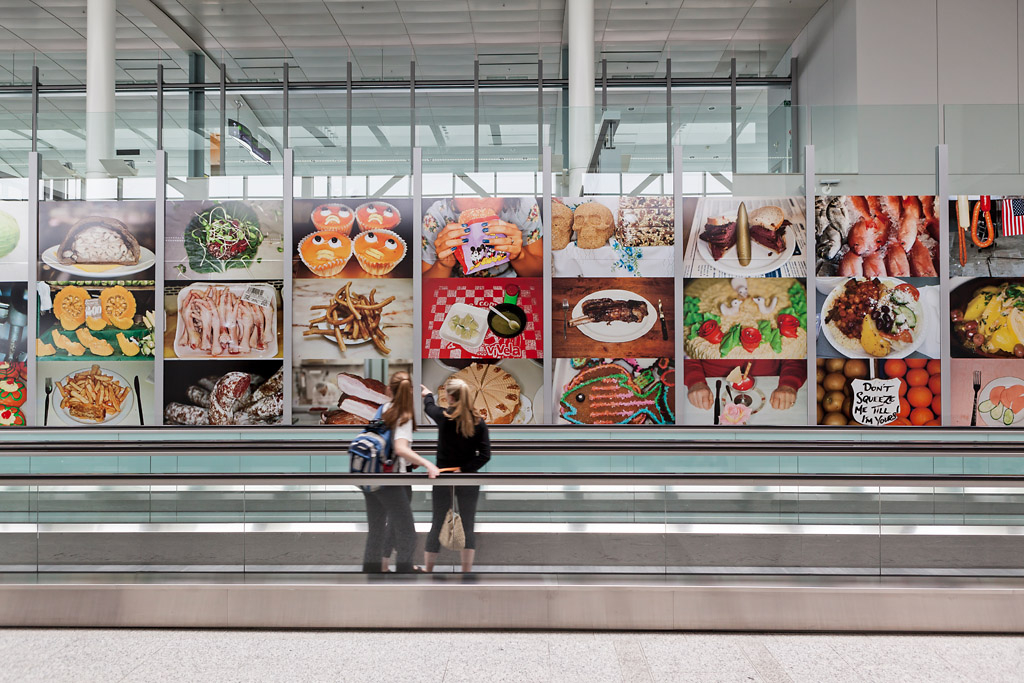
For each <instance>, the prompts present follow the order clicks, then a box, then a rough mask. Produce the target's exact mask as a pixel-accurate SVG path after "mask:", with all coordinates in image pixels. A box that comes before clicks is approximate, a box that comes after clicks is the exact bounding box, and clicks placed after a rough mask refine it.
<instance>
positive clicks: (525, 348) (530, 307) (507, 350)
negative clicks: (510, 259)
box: [423, 278, 544, 358]
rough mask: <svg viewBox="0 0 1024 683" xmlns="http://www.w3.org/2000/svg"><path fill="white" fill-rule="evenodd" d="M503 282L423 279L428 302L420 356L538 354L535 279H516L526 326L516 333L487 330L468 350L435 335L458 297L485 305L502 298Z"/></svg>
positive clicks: (537, 286) (539, 336)
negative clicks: (504, 336)
mask: <svg viewBox="0 0 1024 683" xmlns="http://www.w3.org/2000/svg"><path fill="white" fill-rule="evenodd" d="M506 282H507V280H504V279H498V280H491V281H482V282H461V281H459V282H444V281H441V282H439V283H438V284H437V285H436V286H432V285H433V283H432V282H430V281H429V280H426V281H424V284H427V287H426V288H425V291H424V292H423V294H424V303H425V304H427V305H428V306H429V308H428V309H427V311H428V312H427V314H426V317H425V319H424V326H423V333H424V339H423V356H424V358H540V357H541V355H542V354H543V351H544V344H543V341H542V334H543V327H542V325H543V321H542V319H541V313H542V307H541V305H540V299H541V294H542V292H543V289H542V287H541V286H540V280H539V279H538V280H537V283H536V284H533V283H530V284H527V283H526V282H524V281H523V279H522V278H520V279H519V280H518V281H517V282H516V284H518V285H519V287H520V293H519V307H520V308H522V309H523V311H524V312H525V313H526V328H525V329H524V330H523V332H522V334H520V335H519V336H517V337H514V338H513V339H502V338H501V337H498V336H496V335H495V334H494V333H493V332H491V331H490V330H487V333H486V334H485V336H484V343H483V344H481V345H480V347H479V348H477V349H473V350H472V351H467V350H466V349H464V348H462V347H461V346H460V345H458V344H454V343H452V342H450V341H447V340H445V339H442V338H441V337H440V336H438V330H440V329H441V325H442V323H444V318H445V315H447V313H448V309H449V308H451V306H452V304H455V303H457V302H460V301H461V302H462V303H466V304H469V305H470V306H479V307H480V308H484V309H486V308H487V307H488V306H490V305H493V304H497V303H500V302H501V301H502V297H503V296H504V291H505V284H506ZM428 283H429V284H428Z"/></svg>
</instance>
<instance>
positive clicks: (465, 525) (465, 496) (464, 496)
mask: <svg viewBox="0 0 1024 683" xmlns="http://www.w3.org/2000/svg"><path fill="white" fill-rule="evenodd" d="M453 488H454V489H455V500H456V501H458V503H459V514H460V515H461V516H462V530H463V531H464V532H466V550H474V549H475V548H476V534H475V533H474V531H473V526H474V523H475V522H476V504H477V500H478V499H479V498H480V487H479V486H454V487H452V486H434V491H433V493H432V494H431V503H432V505H433V510H434V514H433V518H432V519H431V523H430V533H429V534H427V544H426V547H425V550H426V551H427V552H428V553H436V552H440V550H441V541H440V538H441V527H442V526H443V525H444V518H445V516H446V515H447V514H448V510H450V509H451V507H452V489H453Z"/></svg>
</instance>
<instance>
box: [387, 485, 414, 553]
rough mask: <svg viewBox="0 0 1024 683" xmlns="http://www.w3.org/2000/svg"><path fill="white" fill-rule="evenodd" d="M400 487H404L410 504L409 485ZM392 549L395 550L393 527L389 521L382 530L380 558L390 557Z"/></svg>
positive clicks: (410, 493) (410, 492)
mask: <svg viewBox="0 0 1024 683" xmlns="http://www.w3.org/2000/svg"><path fill="white" fill-rule="evenodd" d="M402 488H403V489H405V492H406V494H407V497H408V498H409V503H410V504H411V503H412V487H411V486H403V487H402ZM394 551H395V527H394V525H392V524H391V523H390V522H388V525H387V528H386V529H385V530H384V545H383V546H382V548H381V552H382V553H383V554H382V555H381V558H385V557H391V553H393V552H394Z"/></svg>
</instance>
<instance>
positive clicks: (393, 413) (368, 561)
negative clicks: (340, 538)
mask: <svg viewBox="0 0 1024 683" xmlns="http://www.w3.org/2000/svg"><path fill="white" fill-rule="evenodd" d="M388 396H389V397H390V398H391V400H390V401H389V402H387V403H385V404H384V406H383V411H382V413H381V419H382V420H383V421H384V423H385V424H386V425H387V426H388V429H389V430H390V431H391V452H392V454H393V455H394V458H395V466H394V470H393V471H394V472H406V471H408V468H409V466H410V465H416V466H419V467H423V468H425V469H426V470H427V476H428V477H430V478H431V479H433V478H435V477H436V476H437V475H438V469H437V467H436V466H435V465H434V463H432V462H430V461H429V460H427V459H426V458H424V457H423V456H421V455H419V454H418V453H416V451H414V450H413V449H412V433H413V430H415V429H416V419H415V417H414V415H413V403H412V400H413V399H412V378H411V377H410V376H409V373H408V372H396V373H395V374H393V375H391V380H390V381H389V382H388ZM410 488H411V487H409V486H381V487H380V488H378V489H377V490H376V491H365V490H364V491H363V496H364V497H365V498H366V521H367V527H368V528H367V534H366V550H365V552H364V554H363V571H364V572H366V573H373V574H377V573H380V572H381V559H382V558H383V556H384V544H385V542H386V540H387V536H388V531H387V530H388V528H389V527H390V528H391V529H392V531H393V533H394V543H395V546H396V548H397V550H398V556H397V558H396V561H395V571H396V572H400V573H410V572H414V571H419V570H418V569H417V567H415V566H414V565H413V563H412V556H413V553H414V552H415V551H416V524H415V521H414V520H413V516H412V506H411V505H410V504H409V500H410V498H411V496H410Z"/></svg>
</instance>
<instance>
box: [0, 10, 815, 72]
mask: <svg viewBox="0 0 1024 683" xmlns="http://www.w3.org/2000/svg"><path fill="white" fill-rule="evenodd" d="M153 2H154V3H155V4H156V5H157V6H158V7H159V8H160V9H161V10H163V11H164V12H165V13H166V14H167V15H168V16H169V17H171V18H172V19H173V20H174V22H176V23H177V24H178V26H180V27H181V29H182V30H184V31H185V32H186V33H187V34H188V35H189V36H190V37H191V39H192V40H193V41H195V42H196V43H197V44H199V45H200V46H201V47H202V48H203V49H204V50H205V51H206V52H207V53H208V54H209V55H210V56H211V58H212V59H213V60H214V61H215V62H219V61H221V60H223V61H224V62H225V63H226V64H227V66H228V71H229V74H230V77H231V78H232V79H235V78H237V79H258V78H265V77H266V72H267V71H266V70H267V69H268V68H270V67H268V66H267V65H265V64H247V63H246V62H245V61H244V60H245V59H246V58H248V57H253V56H256V57H270V58H273V59H274V60H275V61H283V60H285V59H288V60H289V61H290V62H292V63H293V64H295V65H296V67H295V68H294V69H293V73H292V77H293V78H317V79H321V78H327V77H332V78H335V77H338V76H337V74H338V73H339V72H341V73H343V72H344V62H345V61H346V60H347V59H348V58H349V54H350V53H355V54H354V56H353V57H352V59H353V60H354V62H355V64H354V70H355V73H356V77H357V78H397V77H404V76H405V74H406V72H407V71H408V61H409V60H411V59H412V60H416V61H417V63H418V64H419V67H418V68H419V74H421V77H423V78H443V77H467V74H471V73H472V60H473V57H474V56H475V55H480V56H482V62H483V63H484V67H486V68H485V69H484V73H483V75H484V77H495V78H500V77H509V76H519V75H532V74H533V73H535V66H533V65H535V63H536V59H537V58H538V56H539V55H540V56H543V58H544V60H545V72H546V73H548V74H549V75H556V74H559V73H561V69H562V65H561V58H562V54H563V49H562V48H563V31H564V25H565V2H566V0H399V1H398V2H395V1H394V0H153ZM86 3H87V0H0V45H2V49H3V50H4V51H5V52H13V53H15V54H19V53H36V58H38V60H39V61H40V62H43V61H45V62H46V67H45V69H44V73H46V75H47V77H48V78H51V79H57V80H59V81H60V82H66V81H68V79H71V80H80V79H81V78H83V77H84V67H85V64H84V49H85V36H84V34H85V32H86V24H87V17H86V14H85V9H86ZM822 4H824V0H595V40H596V41H597V43H598V50H597V51H598V59H600V58H601V56H602V54H603V55H604V56H605V57H608V58H609V59H611V60H612V61H616V62H617V63H616V64H615V66H614V68H611V67H610V70H611V72H612V73H627V72H628V74H629V75H638V76H643V75H648V76H649V75H659V74H664V64H665V58H666V57H671V58H672V68H673V72H674V73H676V74H680V75H713V74H717V75H721V73H722V69H723V64H725V65H726V67H725V68H726V70H727V64H728V60H729V58H730V57H731V56H732V54H739V53H736V52H735V51H736V50H746V52H744V53H743V54H742V56H743V59H744V60H745V63H746V64H747V65H748V66H747V68H753V69H754V70H755V71H757V72H758V73H768V72H769V70H770V69H772V68H773V67H774V66H775V64H774V63H769V62H772V60H775V61H777V60H778V58H780V57H781V55H783V54H784V53H785V51H786V50H787V49H788V47H789V45H790V43H791V42H792V40H793V38H795V37H796V35H797V34H798V33H799V32H800V31H801V30H802V29H803V27H804V26H805V25H806V24H807V22H808V21H809V20H810V18H811V17H812V16H813V15H814V13H815V12H816V11H818V9H820V7H821V6H822ZM116 35H117V41H118V45H117V48H118V58H119V60H121V61H122V62H123V64H124V68H123V69H122V70H121V71H119V75H118V77H119V78H122V79H124V80H152V74H153V73H154V69H155V61H156V60H160V61H163V62H164V63H165V64H167V65H169V66H171V65H173V66H175V68H176V69H185V68H187V57H186V56H185V54H184V53H183V52H182V48H181V46H179V45H176V44H175V43H174V41H173V40H171V39H170V38H168V37H167V36H166V35H164V34H163V33H162V31H161V30H160V29H159V28H157V26H156V25H154V23H153V22H152V21H150V20H149V19H148V18H147V17H146V16H145V15H143V14H142V13H141V12H140V11H139V9H138V8H137V7H136V6H135V5H134V4H133V3H132V2H129V1H127V0H120V2H118V16H117V33H116ZM730 48H731V49H732V50H733V51H731V52H730V51H729V49H730ZM629 50H637V51H638V52H639V53H642V54H641V55H637V56H633V57H629V56H626V55H624V54H620V55H619V56H618V58H616V57H615V56H614V55H615V54H616V53H625V52H628V51H629ZM43 55H46V57H45V58H44V57H43ZM486 55H492V56H491V57H486ZM610 55H611V56H610ZM392 56H393V57H395V59H396V61H392V60H391V59H388V57H392ZM147 59H149V60H152V61H153V63H152V64H150V65H148V66H147V65H146V64H144V63H143V62H144V60H147ZM239 60H242V61H239ZM31 64H32V60H31V59H30V60H29V61H14V62H12V64H10V65H8V64H6V63H5V64H3V65H2V68H3V69H4V70H3V71H0V82H23V81H25V80H26V79H27V78H28V77H29V75H30V71H31ZM750 64H753V67H750ZM396 70H398V71H401V73H398V71H396ZM213 73H215V69H214V70H213ZM326 74H331V76H327V75H326ZM207 75H208V76H211V73H210V69H209V67H208V74H207ZM53 82H57V81H53Z"/></svg>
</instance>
